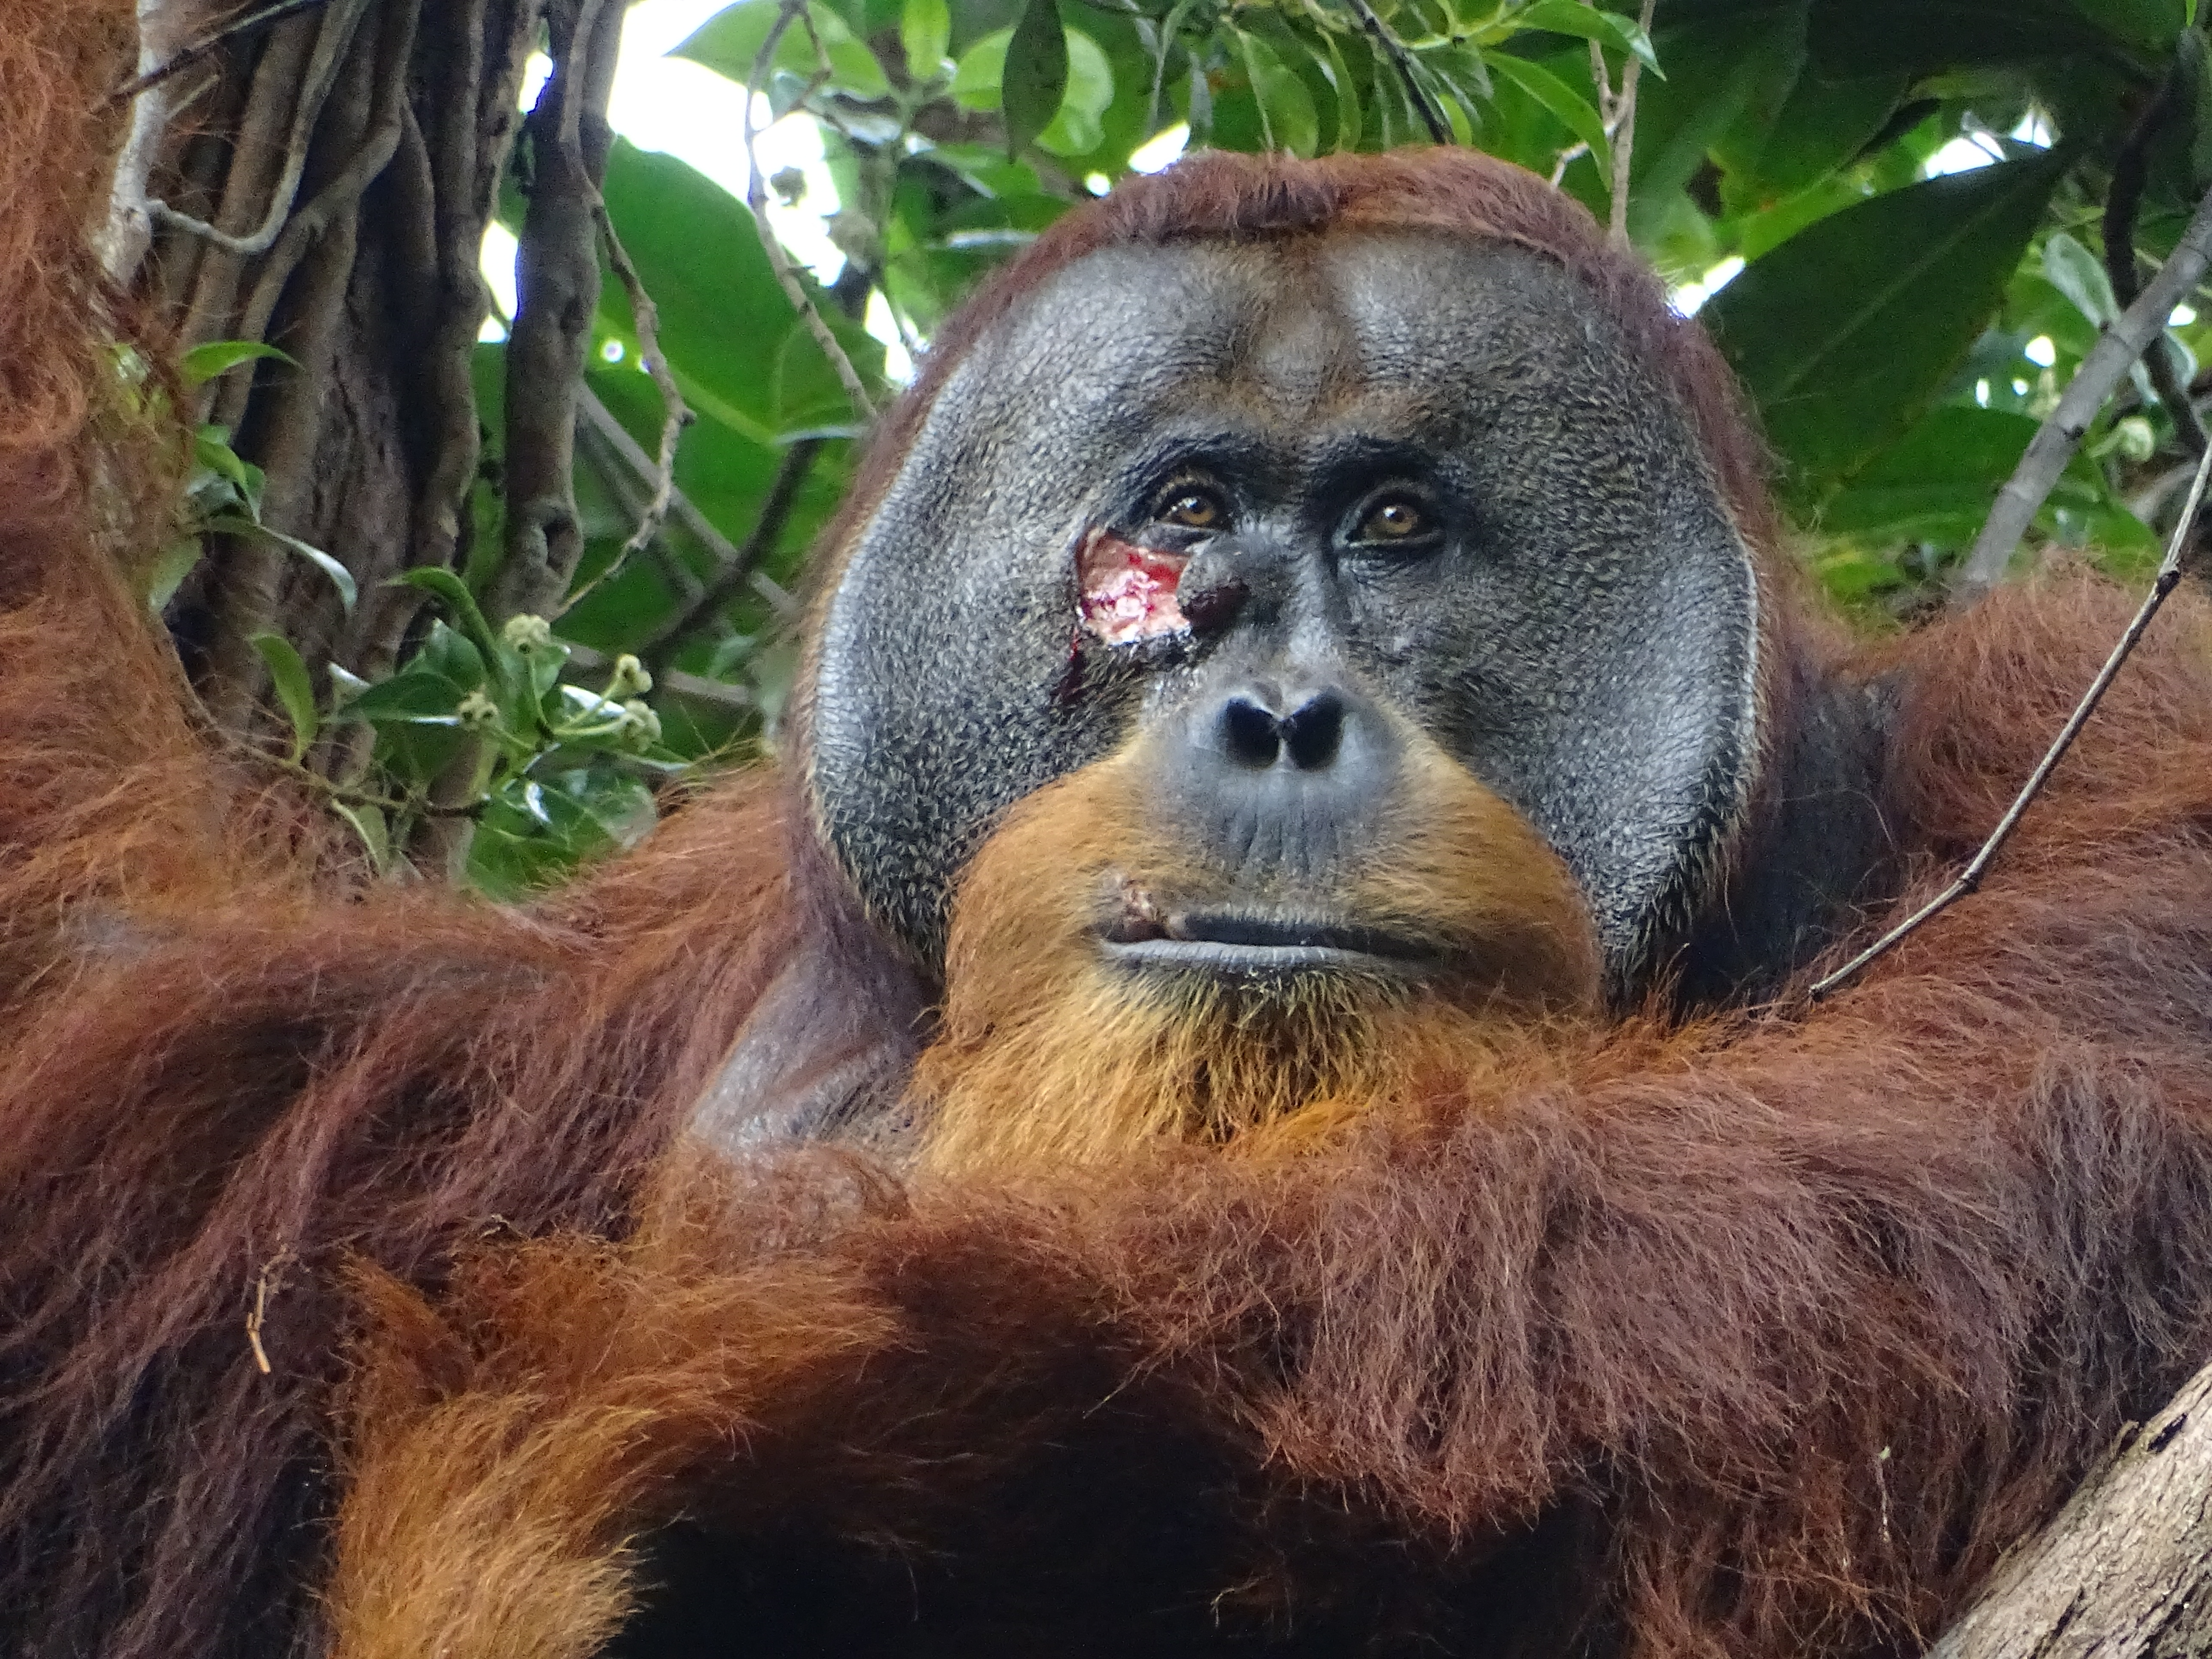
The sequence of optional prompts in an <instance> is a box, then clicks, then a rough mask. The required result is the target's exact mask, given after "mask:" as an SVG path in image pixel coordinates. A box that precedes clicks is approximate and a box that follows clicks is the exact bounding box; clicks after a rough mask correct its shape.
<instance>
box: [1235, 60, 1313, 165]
mask: <svg viewBox="0 0 2212 1659" xmlns="http://www.w3.org/2000/svg"><path fill="white" fill-rule="evenodd" d="M1235 33H1236V35H1237V45H1238V46H1239V47H1240V48H1241V49H1242V50H1243V53H1244V65H1245V70H1246V72H1247V73H1248V74H1249V75H1250V76H1251V77H1252V94H1253V96H1254V97H1255V99H1257V100H1259V105H1260V125H1261V132H1262V134H1263V136H1264V137H1265V138H1266V140H1267V147H1268V148H1269V149H1279V150H1286V151H1288V152H1289V153H1290V154H1291V155H1312V154H1313V153H1314V151H1315V150H1316V149H1318V148H1320V145H1321V120H1320V118H1319V117H1318V116H1316V114H1315V113H1314V105H1313V94H1310V93H1309V92H1308V91H1307V90H1306V83H1305V82H1303V81H1301V80H1300V79H1298V77H1297V76H1296V75H1294V74H1293V73H1291V70H1290V69H1289V68H1288V66H1286V65H1285V64H1284V62H1283V60H1282V59H1281V58H1279V57H1278V56H1277V55H1276V53H1275V49H1274V48H1273V46H1269V45H1268V44H1267V42H1266V41H1264V40H1261V39H1260V38H1259V37H1258V36H1257V35H1255V34H1250V33H1246V32H1245V31H1243V30H1242V29H1238V30H1237V31H1235Z"/></svg>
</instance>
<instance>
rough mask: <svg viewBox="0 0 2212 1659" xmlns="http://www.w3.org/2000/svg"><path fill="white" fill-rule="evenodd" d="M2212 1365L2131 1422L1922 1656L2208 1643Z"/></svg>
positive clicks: (1997, 1657)
mask: <svg viewBox="0 0 2212 1659" xmlns="http://www.w3.org/2000/svg"><path fill="white" fill-rule="evenodd" d="M2208 1475H2212V1367H2208V1368H2207V1369H2205V1370H2201V1371H2199V1372H2197V1375H2196V1376H2195V1377H2193V1378H2191V1381H2190V1382H2189V1383H2187V1384H2186V1385H2185V1387H2184V1388H2183V1389H2182V1390H2181V1392H2180V1393H2179V1394H2177V1395H2174V1397H2173V1399H2172V1401H2169V1402H2168V1403H2167V1405H2166V1408H2165V1409H2164V1410H2162V1411H2160V1413H2158V1414H2157V1415H2156V1416H2155V1417H2154V1418H2152V1419H2150V1421H2149V1422H2148V1423H2146V1424H2144V1425H2142V1427H2140V1428H2134V1427H2130V1430H2129V1431H2128V1432H2127V1433H2126V1434H2125V1435H2124V1436H2123V1437H2122V1439H2121V1442H2120V1443H2119V1445H2118V1446H2117V1447H2116V1448H2115V1449H2113V1451H2112V1454H2111V1455H2110V1457H2109V1458H2108V1459H2107V1461H2106V1463H2105V1465H2104V1467H2103V1468H2100V1469H2099V1470H2097V1471H2096V1472H2095V1473H2094V1474H2092V1475H2091V1476H2090V1477H2089V1478H2088V1480H2085V1481H2084V1482H2082V1484H2081V1488H2080V1489H2079V1490H2078V1491H2077V1492H2075V1494H2074V1496H2073V1497H2072V1498H2070V1499H2069V1500H2068V1502H2067V1504H2066V1507H2065V1508H2064V1509H2063V1510H2060V1511H2059V1513H2058V1516H2057V1519H2056V1520H2054V1521H2052V1522H2051V1524H2050V1525H2049V1526H2048V1527H2046V1528H2044V1530H2043V1531H2042V1533H2041V1534H2039V1535H2038V1536H2037V1537H2035V1538H2033V1539H2032V1540H2030V1541H2027V1543H2025V1544H2023V1545H2021V1546H2019V1547H2016V1548H2015V1549H2014V1550H2013V1551H2012V1552H2011V1553H2009V1554H2008V1555H2007V1556H2006V1557H2005V1559H2003V1560H2002V1562H2000V1563H1999V1564H1998V1565H1997V1570H1996V1572H1995V1573H1994V1574H1993V1575H1991V1577H1990V1583H1989V1587H1988V1588H1987V1589H1984V1591H1983V1593H1982V1595H1981V1598H1980V1600H1978V1601H1976V1602H1975V1604H1974V1605H1973V1607H1971V1608H1969V1609H1968V1610H1967V1612H1966V1616H1965V1617H1964V1618H1962V1619H1960V1620H1959V1621H1958V1622H1957V1623H1956V1624H1954V1626H1952V1627H1951V1628H1950V1629H1949V1630H1948V1631H1947V1632H1945V1633H1944V1636H1943V1639H1942V1641H1940V1642H1938V1643H1937V1644H1936V1645H1935V1646H1934V1647H1933V1648H1931V1649H1930V1650H1929V1659H2007V1656H2015V1655H2028V1654H2033V1655H2037V1656H2039V1659H2091V1656H2098V1659H2148V1656H2150V1655H2153V1654H2184V1653H2203V1652H2204V1651H2205V1650H2206V1649H2207V1647H2208V1646H2212V1595H2207V1594H2206V1591H2207V1589H2208V1586H2207V1583H2206V1577H2207V1573H2206V1566H2207V1563H2206V1558H2205V1550H2204V1514H2205V1508H2206V1502H2205V1499H2206V1483H2207V1478H2208Z"/></svg>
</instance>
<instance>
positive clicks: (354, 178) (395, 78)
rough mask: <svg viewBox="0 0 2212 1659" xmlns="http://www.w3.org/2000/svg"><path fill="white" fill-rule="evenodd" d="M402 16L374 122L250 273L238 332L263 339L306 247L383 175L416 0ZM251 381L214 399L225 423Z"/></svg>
mask: <svg viewBox="0 0 2212 1659" xmlns="http://www.w3.org/2000/svg"><path fill="white" fill-rule="evenodd" d="M398 15H401V16H402V17H403V18H404V21H401V22H400V23H398V24H397V25H395V26H394V27H397V28H398V40H397V45H396V47H395V48H394V51H395V52H396V57H395V58H394V60H393V62H392V63H391V64H387V65H386V69H385V72H384V75H383V77H382V82H381V85H380V89H379V95H378V99H377V111H376V118H375V125H374V126H373V127H371V128H370V130H369V132H368V137H365V138H364V139H362V143H361V145H360V147H359V148H358V149H356V150H355V151H354V153H353V155H352V156H351V157H350V158H349V160H348V161H347V162H346V164H345V165H344V166H343V167H340V168H339V169H338V171H337V173H335V174H334V175H332V177H331V180H330V182H329V183H328V184H326V185H324V186H323V187H322V189H320V190H319V191H316V192H315V196H314V199H313V201H311V202H309V203H308V204H307V206H305V207H303V208H301V210H299V211H298V212H297V213H295V214H294V215H292V216H291V219H290V221H289V222H288V223H287V224H286V225H285V227H284V233H283V235H281V236H279V237H278V238H277V239H276V246H274V247H273V248H271V249H270V252H269V258H267V259H266V260H265V261H264V262H263V264H262V267H261V271H260V274H259V275H258V276H256V277H255V278H254V281H253V289H252V292H251V293H250V294H248V295H247V296H246V308H245V309H244V310H243V311H242V312H240V313H239V320H238V337H239V338H240V339H246V340H263V339H266V338H267V337H268V335H269V323H270V318H272V317H273V316H274V315H275V314H276V301H277V300H278V299H279V298H280V297H281V296H282V295H283V292H284V285H285V284H286V283H289V282H290V281H291V280H292V273H293V272H294V271H295V270H297V269H298V268H299V264H300V261H301V258H303V257H305V255H306V253H307V250H308V249H309V248H311V247H313V246H314V245H315V244H316V243H317V242H319V241H320V240H322V239H323V237H324V236H325V234H328V233H329V231H330V228H331V225H332V224H333V223H334V222H336V221H337V216H338V215H340V214H341V213H347V212H350V211H351V210H353V209H354V207H355V206H356V204H358V203H359V202H360V200H361V198H362V194H363V193H364V192H365V191H367V190H368V187H369V186H370V185H373V184H374V183H375V182H376V181H377V179H380V177H382V176H383V173H384V170H385V168H386V167H389V166H390V165H391V164H392V156H393V155H397V154H398V149H399V141H400V137H401V135H402V133H403V132H404V130H405V125H406V115H407V61H408V58H409V57H410V54H411V53H412V52H413V51H414V45H415V27H416V19H417V17H418V16H419V15H420V3H419V0H416V3H410V4H407V5H405V6H404V8H403V11H402V13H401V14H398ZM252 384H253V377H252V375H251V374H239V375H237V376H235V377H234V379H232V380H230V382H229V383H228V387H227V389H226V391H225V392H223V393H222V398H221V399H220V400H219V402H218V405H217V406H218V408H219V409H220V410H221V411H222V412H221V414H220V415H219V416H218V418H219V419H221V420H222V422H223V424H225V425H227V426H235V425H237V423H238V422H239V420H240V416H243V414H244V413H245V403H246V394H247V392H248V391H249V389H250V388H251V387H252Z"/></svg>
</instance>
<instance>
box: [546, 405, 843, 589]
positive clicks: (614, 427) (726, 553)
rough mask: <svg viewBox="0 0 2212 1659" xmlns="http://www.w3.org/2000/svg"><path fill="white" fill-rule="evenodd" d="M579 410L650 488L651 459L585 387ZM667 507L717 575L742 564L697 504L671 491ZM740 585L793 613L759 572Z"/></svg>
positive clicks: (741, 557) (735, 548) (777, 586)
mask: <svg viewBox="0 0 2212 1659" xmlns="http://www.w3.org/2000/svg"><path fill="white" fill-rule="evenodd" d="M579 408H580V413H581V414H582V416H583V417H584V419H585V421H586V422H588V423H589V425H590V428H591V430H592V432H594V433H596V434H597V435H599V437H600V438H601V439H603V440H604V441H605V443H606V446H607V448H608V449H609V450H610V451H611V453H613V454H615V455H617V456H618V457H619V458H620V459H621V460H622V462H623V465H625V466H627V467H629V470H630V471H631V472H632V473H633V474H634V475H635V477H637V479H638V480H639V482H640V483H643V484H646V485H647V486H650V485H651V484H652V483H653V458H652V457H651V456H649V455H647V453H645V451H644V450H643V449H642V448H641V447H639V444H638V441H637V440H636V439H635V438H633V437H631V436H630V435H629V431H628V430H627V429H626V428H624V427H623V423H622V422H620V421H617V419H615V417H614V413H613V411H612V410H610V409H608V407H607V406H606V405H605V404H603V403H601V402H600V401H599V398H596V397H594V396H593V395H592V390H591V388H590V387H589V386H586V387H585V388H584V395H583V398H582V399H581V401H580V405H579ZM669 505H670V507H671V516H672V517H674V519H675V520H676V521H677V522H678V524H680V525H682V526H684V529H686V530H688V531H690V532H691V534H692V535H693V536H694V537H695V538H697V540H698V542H699V544H700V545H701V546H702V547H704V548H705V549H706V550H707V551H708V553H709V554H710V555H712V556H713V557H714V566H715V568H716V570H717V571H718V572H719V571H725V570H728V569H729V568H732V566H734V565H741V564H743V563H744V553H743V551H742V550H740V549H739V548H738V545H737V544H736V543H734V542H732V540H730V538H728V537H726V536H725V535H724V534H723V533H722V532H720V530H718V529H716V528H715V527H714V520H711V519H709V518H708V516H707V515H706V514H705V513H702V512H701V511H700V510H699V507H698V505H697V503H696V502H695V501H692V499H691V498H690V496H689V495H685V494H684V492H683V491H682V490H680V489H671V491H670V492H669ZM744 584H745V586H748V587H750V588H751V589H752V590H753V592H756V593H757V594H759V595H760V597H761V598H763V599H766V600H767V601H768V602H769V605H771V606H773V607H774V608H775V611H776V614H777V615H779V616H784V617H788V616H793V615H795V614H796V613H797V611H798V610H799V602H798V600H796V599H793V598H792V596H791V594H790V593H789V592H787V591H786V590H785V588H784V587H783V586H782V585H781V583H779V582H775V581H771V580H769V578H768V577H766V576H763V574H761V573H760V572H759V571H757V570H754V571H749V572H747V573H746V574H745V576H744ZM732 591H733V592H734V590H732Z"/></svg>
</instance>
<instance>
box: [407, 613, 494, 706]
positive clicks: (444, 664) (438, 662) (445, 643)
mask: <svg viewBox="0 0 2212 1659" xmlns="http://www.w3.org/2000/svg"><path fill="white" fill-rule="evenodd" d="M408 666H409V667H410V668H419V669H422V671H424V672H426V673H431V674H441V675H443V676H444V677H445V678H447V679H449V680H451V681H453V684H456V685H458V686H459V687H460V688H461V689H462V690H464V691H473V690H476V689H477V687H478V686H480V685H482V684H483V683H484V659H483V653H482V652H481V651H478V650H477V647H475V646H474V645H473V644H471V642H470V641H468V640H466V639H465V638H463V637H462V636H461V635H459V634H458V633H456V632H455V631H454V630H453V629H451V628H449V627H447V625H446V623H445V622H444V621H443V620H440V621H438V622H435V623H431V624H430V632H429V634H428V635H427V636H426V637H425V638H424V639H423V641H422V649H421V650H420V651H417V652H416V653H415V659H414V661H413V662H411V663H410V664H409V665H408Z"/></svg>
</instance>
